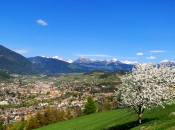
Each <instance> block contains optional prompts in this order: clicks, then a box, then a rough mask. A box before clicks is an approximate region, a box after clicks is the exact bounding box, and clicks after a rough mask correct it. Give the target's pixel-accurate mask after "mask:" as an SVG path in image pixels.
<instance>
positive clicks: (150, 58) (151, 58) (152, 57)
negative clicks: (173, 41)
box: [146, 56, 156, 60]
mask: <svg viewBox="0 0 175 130" xmlns="http://www.w3.org/2000/svg"><path fill="white" fill-rule="evenodd" d="M146 59H149V60H153V59H156V57H155V56H150V57H146Z"/></svg>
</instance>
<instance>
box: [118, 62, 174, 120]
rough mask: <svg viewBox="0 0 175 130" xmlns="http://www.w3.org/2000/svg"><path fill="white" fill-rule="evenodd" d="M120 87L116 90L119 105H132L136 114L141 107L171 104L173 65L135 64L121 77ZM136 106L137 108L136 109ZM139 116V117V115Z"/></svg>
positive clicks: (139, 112)
mask: <svg viewBox="0 0 175 130" xmlns="http://www.w3.org/2000/svg"><path fill="white" fill-rule="evenodd" d="M121 81H122V84H121V87H120V88H119V90H118V91H116V96H117V97H120V102H119V105H120V106H121V107H133V108H134V110H135V111H136V112H137V113H138V114H143V112H142V111H139V110H141V108H148V109H150V108H151V107H154V106H162V107H164V104H166V103H167V104H172V102H173V101H171V102H168V101H167V100H169V101H170V99H173V98H174V97H175V67H168V66H165V65H163V66H158V65H157V64H154V63H148V64H146V65H144V66H143V65H136V67H135V68H133V70H132V72H131V73H128V74H126V75H124V76H122V77H121ZM137 108H138V109H137ZM140 118H141V117H140Z"/></svg>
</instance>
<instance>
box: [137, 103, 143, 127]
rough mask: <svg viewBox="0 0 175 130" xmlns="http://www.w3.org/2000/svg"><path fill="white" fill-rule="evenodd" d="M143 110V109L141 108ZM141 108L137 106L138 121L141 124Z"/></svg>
mask: <svg viewBox="0 0 175 130" xmlns="http://www.w3.org/2000/svg"><path fill="white" fill-rule="evenodd" d="M143 110H144V109H143ZM143 110H142V107H141V106H139V111H138V123H139V124H141V123H142V114H143Z"/></svg>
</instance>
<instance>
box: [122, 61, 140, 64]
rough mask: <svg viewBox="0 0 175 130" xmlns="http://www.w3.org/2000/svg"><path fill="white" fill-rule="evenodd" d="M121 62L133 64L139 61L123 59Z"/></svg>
mask: <svg viewBox="0 0 175 130" xmlns="http://www.w3.org/2000/svg"><path fill="white" fill-rule="evenodd" d="M121 62H122V63H124V64H131V65H134V64H137V63H138V62H137V61H128V60H125V61H121Z"/></svg>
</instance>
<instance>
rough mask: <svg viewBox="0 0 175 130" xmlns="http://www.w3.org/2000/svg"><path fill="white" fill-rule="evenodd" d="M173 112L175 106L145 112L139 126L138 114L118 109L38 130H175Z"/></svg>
mask: <svg viewBox="0 0 175 130" xmlns="http://www.w3.org/2000/svg"><path fill="white" fill-rule="evenodd" d="M171 112H175V105H171V106H166V107H165V108H162V107H155V108H153V109H152V110H145V112H144V114H143V117H142V124H141V125H138V123H137V114H131V113H128V112H127V109H117V110H111V111H106V112H101V113H97V114H91V115H87V116H82V117H79V118H75V119H72V120H68V121H64V122H59V123H55V124H51V125H48V126H44V127H41V128H38V129H37V130H130V129H131V130H174V129H175V115H174V116H173V115H172V116H170V113H171Z"/></svg>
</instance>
